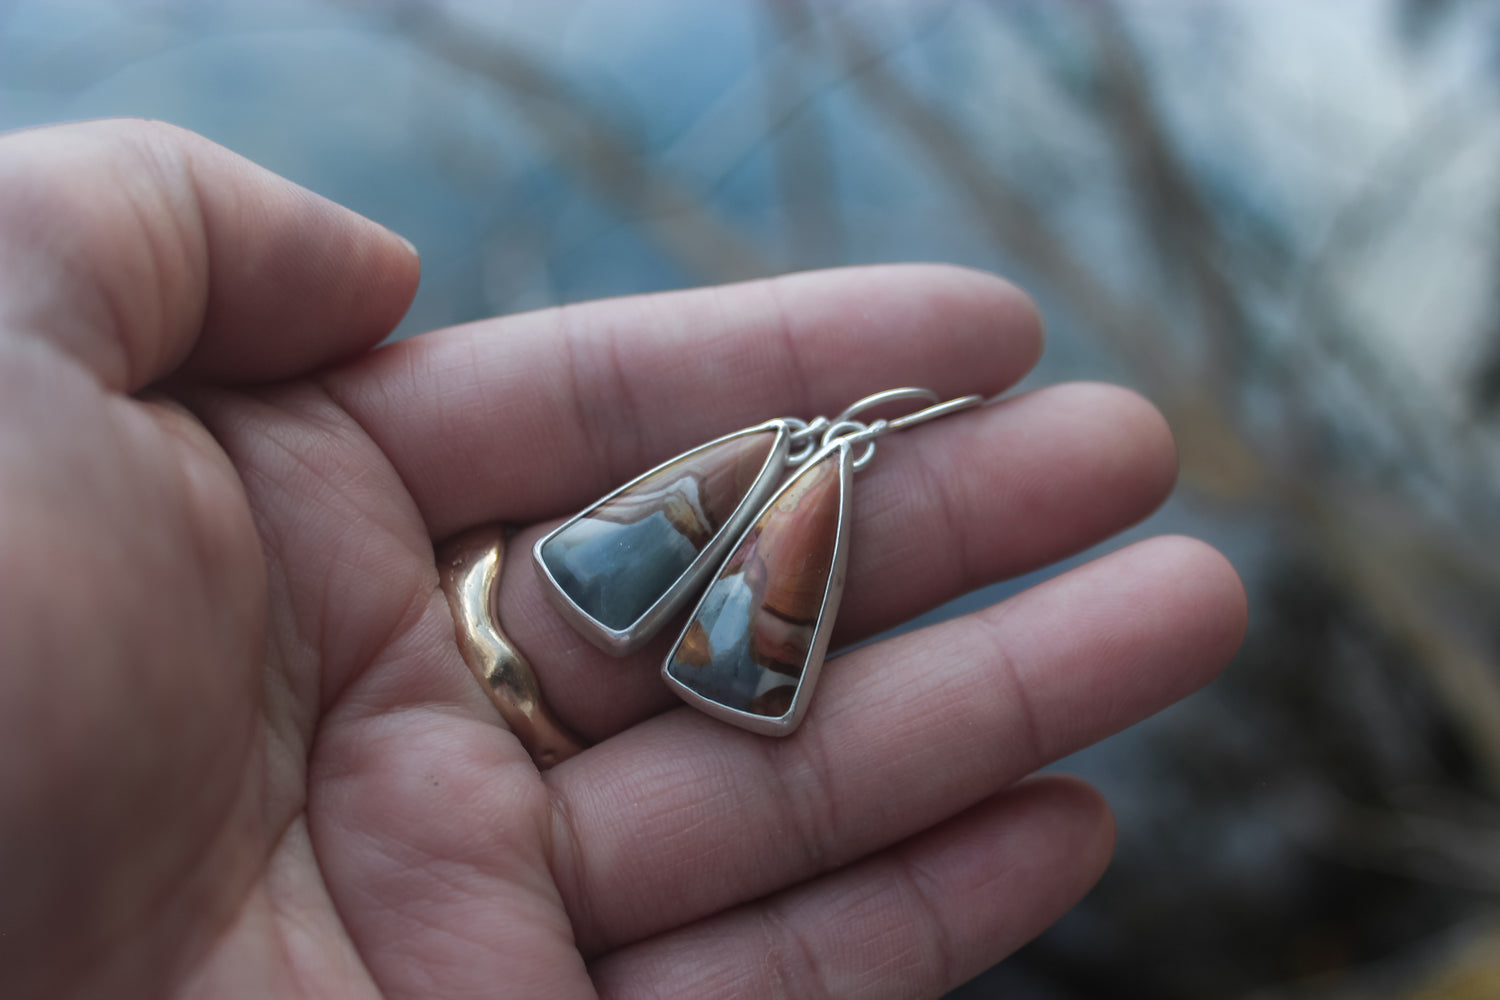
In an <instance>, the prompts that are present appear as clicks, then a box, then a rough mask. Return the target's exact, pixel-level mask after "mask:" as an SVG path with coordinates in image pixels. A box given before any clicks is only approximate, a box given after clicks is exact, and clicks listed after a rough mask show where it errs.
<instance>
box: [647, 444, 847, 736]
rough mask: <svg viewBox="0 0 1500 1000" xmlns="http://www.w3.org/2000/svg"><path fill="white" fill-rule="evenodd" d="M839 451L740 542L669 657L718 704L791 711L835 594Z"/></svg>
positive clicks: (682, 677)
mask: <svg viewBox="0 0 1500 1000" xmlns="http://www.w3.org/2000/svg"><path fill="white" fill-rule="evenodd" d="M839 461H840V456H839V454H838V453H834V454H831V455H829V456H828V457H827V458H823V459H820V460H819V461H818V462H817V464H816V465H814V466H812V467H811V468H809V469H807V470H805V471H803V472H801V473H799V474H798V476H797V478H796V479H794V480H793V481H792V482H791V483H790V484H789V485H788V486H787V487H786V489H785V490H783V491H782V492H781V494H780V495H779V496H778V497H777V498H776V499H775V500H773V501H772V503H771V505H770V506H769V507H768V508H767V509H766V510H765V512H764V513H762V514H761V515H760V517H759V518H757V519H756V521H755V524H754V525H753V526H752V527H751V528H750V530H749V531H748V532H746V534H745V537H744V539H742V540H741V541H740V543H739V545H737V546H736V547H735V550H734V553H733V554H732V555H731V556H730V557H729V561H728V562H726V563H725V564H724V568H723V569H721V570H720V571H719V574H718V576H717V577H715V579H714V582H713V584H712V585H711V586H710V587H709V589H708V592H707V593H706V594H705V595H704V598H703V600H702V602H701V603H700V604H699V606H698V609H697V611H695V612H694V613H693V619H692V621H691V622H689V623H688V627H687V631H686V632H685V633H683V636H682V638H681V640H679V641H678V644H677V648H676V649H674V650H673V651H672V655H671V657H670V658H669V660H668V661H667V673H668V675H669V676H671V677H672V678H674V679H675V680H677V681H679V682H680V683H682V684H683V686H685V687H687V688H689V689H690V690H692V691H694V692H696V693H697V694H699V695H701V696H702V697H704V698H706V699H708V700H709V701H713V702H717V703H718V704H720V705H724V706H726V707H728V708H732V709H735V710H736V711H740V712H748V713H751V714H754V715H763V716H768V717H771V718H779V717H781V716H783V715H785V714H786V713H787V712H788V711H789V710H790V708H791V705H792V700H793V697H794V696H795V695H796V693H797V686H798V684H799V683H800V682H801V679H802V674H803V671H804V669H805V668H806V666H807V657H808V651H809V649H810V648H811V646H812V643H813V636H814V633H815V631H816V629H817V624H818V616H819V613H820V612H821V611H822V608H823V601H824V597H825V596H826V595H827V592H828V580H829V576H830V574H831V573H832V571H833V559H834V552H835V547H836V542H837V539H838V530H839V513H840V510H841V509H842V501H843V498H842V495H841V493H842V489H843V477H842V475H841V474H840V469H839Z"/></svg>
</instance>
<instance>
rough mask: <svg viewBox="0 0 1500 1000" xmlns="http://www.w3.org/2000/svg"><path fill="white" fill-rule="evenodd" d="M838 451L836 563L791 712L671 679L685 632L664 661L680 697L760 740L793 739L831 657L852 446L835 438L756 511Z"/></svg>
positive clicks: (663, 672)
mask: <svg viewBox="0 0 1500 1000" xmlns="http://www.w3.org/2000/svg"><path fill="white" fill-rule="evenodd" d="M834 452H838V453H839V454H838V458H837V461H838V463H839V517H838V527H837V530H836V531H835V533H834V538H833V562H832V565H831V567H830V569H829V572H828V585H827V587H826V588H825V589H824V591H823V604H822V606H821V607H820V608H819V609H818V620H817V624H816V625H815V626H814V627H813V637H812V642H810V643H809V644H808V647H807V659H806V660H805V661H804V662H803V666H802V676H801V677H800V678H799V679H798V681H797V691H796V693H795V694H793V695H792V704H791V707H790V708H788V709H787V711H786V714H785V715H781V716H778V717H771V716H766V715H757V714H755V713H754V712H742V711H740V710H739V709H735V708H730V707H729V706H727V705H724V704H721V703H720V702H717V701H714V700H712V699H710V698H705V697H704V696H703V695H701V694H699V693H698V692H697V691H694V690H693V689H692V688H690V687H688V686H687V685H686V684H683V683H682V682H681V681H679V680H678V679H677V678H676V677H673V676H672V674H671V670H670V668H671V665H672V661H673V660H674V659H675V658H676V657H677V649H678V647H679V646H681V645H682V640H683V636H685V635H686V634H687V633H686V631H684V632H683V635H679V636H678V637H677V641H676V642H674V643H673V644H672V648H671V650H670V651H669V652H668V653H667V657H666V659H665V660H663V661H662V666H661V676H662V679H663V680H664V681H665V682H666V685H667V687H669V688H670V689H671V690H672V691H673V692H674V693H675V694H676V695H677V696H678V697H679V698H681V699H682V700H683V701H685V702H687V703H688V704H689V705H692V706H693V707H694V708H696V709H698V710H699V711H701V712H704V713H705V714H707V715H711V716H713V717H714V718H715V719H718V720H720V721H721V722H727V723H729V724H730V725H733V726H738V727H740V728H741V729H747V730H749V731H750V732H752V733H759V734H760V735H762V736H790V735H791V734H792V733H793V732H794V731H795V730H796V728H797V727H798V726H799V725H801V724H802V717H803V716H804V715H806V714H807V707H808V705H809V704H810V703H811V701H812V692H813V688H814V687H816V686H817V683H818V675H819V673H821V672H822V669H823V661H824V659H825V657H826V656H827V653H828V643H829V640H830V639H832V637H833V623H834V620H835V619H836V618H837V617H838V611H839V602H840V601H841V600H842V599H843V596H844V572H845V569H846V565H847V563H848V558H849V552H848V545H847V541H848V539H847V534H848V530H849V517H850V513H849V511H850V493H851V486H852V485H853V469H852V466H853V462H852V460H851V447H850V444H849V442H848V441H846V440H842V439H839V440H834V441H832V442H830V443H828V444H827V445H825V446H823V447H822V448H820V449H818V451H817V452H816V453H815V454H814V455H812V457H810V458H808V459H807V461H806V463H804V464H803V465H802V467H801V468H800V469H798V471H797V473H796V475H794V476H792V477H791V478H789V479H788V480H787V481H786V482H785V483H783V484H782V485H781V488H780V489H778V490H777V491H776V492H775V493H774V494H773V495H772V496H771V497H770V498H769V499H767V500H766V501H765V503H763V504H761V505H760V507H758V508H756V510H755V514H756V515H759V514H760V512H761V511H762V510H764V509H765V508H766V507H769V506H770V505H772V504H774V503H775V502H776V501H777V499H778V498H779V497H780V496H781V494H782V493H784V492H785V491H786V490H788V489H790V488H791V486H792V484H793V483H795V482H796V481H797V480H798V479H800V478H801V477H802V476H804V475H806V474H807V473H808V472H809V471H810V470H811V469H812V468H813V467H814V466H815V465H817V463H818V462H819V461H821V460H823V459H824V458H827V457H828V456H829V455H831V454H833V453H834ZM736 514H738V512H736ZM753 521H754V518H749V519H747V523H746V525H745V527H744V528H743V529H742V530H740V531H738V532H736V533H735V536H734V544H735V545H737V544H739V541H740V538H741V537H742V536H743V535H744V531H745V530H747V529H748V527H749V524H750V523H753ZM715 541H717V539H715ZM733 551H734V550H733V548H732V547H730V548H729V549H728V551H726V552H725V560H724V561H727V559H728V556H729V554H730V553H732V552H733ZM720 569H722V566H721V565H716V566H715V572H714V575H715V577H717V575H718V571H719V570H720ZM707 597H708V595H707V592H706V591H705V593H704V595H703V596H702V597H700V598H699V599H698V603H697V604H695V605H694V606H693V613H692V616H690V617H689V619H688V620H689V621H692V619H693V618H696V617H697V615H698V611H699V609H700V608H701V607H702V606H703V602H704V601H705V600H707Z"/></svg>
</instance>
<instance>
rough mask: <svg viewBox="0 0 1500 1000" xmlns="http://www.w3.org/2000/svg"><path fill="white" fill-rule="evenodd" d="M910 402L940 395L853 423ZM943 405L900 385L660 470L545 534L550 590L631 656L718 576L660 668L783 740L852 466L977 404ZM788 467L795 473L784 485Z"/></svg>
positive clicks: (818, 617)
mask: <svg viewBox="0 0 1500 1000" xmlns="http://www.w3.org/2000/svg"><path fill="white" fill-rule="evenodd" d="M912 399H919V400H922V401H924V402H927V403H930V404H932V405H929V406H927V407H926V408H925V409H921V410H918V411H916V412H915V413H911V414H908V415H906V416H904V417H899V418H896V419H894V420H885V419H881V420H875V421H873V422H870V423H865V422H863V421H860V420H858V419H856V418H857V417H858V416H859V415H860V414H862V413H865V412H867V411H869V410H871V409H874V408H876V407H879V406H884V405H887V404H890V403H895V402H900V401H904V400H912ZM937 399H938V397H937V395H936V394H935V393H933V392H931V391H929V390H927V389H912V388H903V389H891V390H888V391H886V392H880V393H876V394H874V395H872V396H867V397H865V398H864V399H862V400H860V401H859V402H857V403H855V404H854V405H852V406H850V407H849V408H848V409H846V410H845V411H844V412H843V413H840V414H839V415H838V416H836V417H834V418H833V419H832V420H830V419H828V418H826V417H818V418H816V419H815V420H812V421H802V420H798V419H796V418H791V417H784V418H780V419H777V420H771V421H767V422H766V423H764V424H759V425H757V426H754V427H750V428H746V429H745V430H742V431H737V432H735V433H734V434H730V435H727V436H725V437H722V438H718V439H717V440H714V441H710V442H709V443H708V444H705V445H702V446H700V447H698V448H695V449H693V450H692V451H689V452H687V453H685V454H683V455H680V456H678V457H677V458H674V459H672V460H670V461H668V462H666V463H664V464H662V465H659V466H657V467H656V468H654V469H652V470H650V471H649V472H646V473H644V474H643V475H641V476H638V477H637V478H635V479H633V480H631V481H630V482H628V483H626V484H625V485H624V486H622V487H620V488H619V489H617V490H615V491H614V492H613V493H610V494H609V495H608V496H606V497H604V498H603V499H601V500H599V501H598V502H596V503H595V504H593V505H592V506H590V507H589V508H587V509H586V510H584V511H583V512H581V513H580V514H578V515H576V516H574V517H573V518H572V519H570V520H569V521H567V522H566V523H564V524H563V525H561V526H560V527H558V528H557V529H556V530H554V531H553V532H552V533H550V534H549V535H547V536H546V537H545V538H543V539H541V540H540V541H539V542H537V544H536V547H535V548H534V550H533V557H534V561H535V563H536V566H537V569H538V572H539V573H540V575H541V578H542V580H543V582H544V583H545V584H546V587H545V589H546V590H547V592H548V594H549V596H550V597H551V598H552V600H553V603H554V605H555V606H556V607H557V608H558V610H559V611H560V612H561V613H562V614H563V616H564V617H565V618H567V620H568V621H569V622H570V623H571V624H572V625H573V626H574V627H575V628H577V629H578V630H579V631H580V632H581V633H582V634H583V635H584V636H586V637H587V638H588V639H590V640H591V641H592V642H593V643H594V644H595V645H598V646H599V647H600V648H602V649H604V650H605V651H606V652H610V653H615V654H616V655H623V654H625V653H629V652H631V651H633V650H636V649H638V648H640V647H641V646H642V645H644V644H645V643H646V642H647V641H648V640H649V639H650V638H651V637H652V636H654V635H655V634H656V633H657V632H658V631H660V629H661V627H662V626H663V625H664V624H665V623H666V622H667V621H668V620H669V619H670V618H671V617H672V616H673V615H675V614H676V613H677V612H678V611H679V610H681V608H682V607H683V606H684V605H685V604H686V603H687V602H688V601H689V600H690V599H691V598H692V597H693V596H694V595H695V594H697V593H698V591H699V587H700V586H701V584H702V583H703V581H704V579H705V578H707V577H708V576H709V574H713V579H712V582H711V583H710V584H709V586H708V588H707V590H706V591H704V592H703V593H702V596H701V598H700V599H699V601H698V604H697V606H696V608H695V609H694V611H693V613H692V615H691V616H690V618H689V620H688V625H687V628H686V629H685V630H684V631H683V633H682V635H681V636H680V637H679V638H678V640H677V642H676V643H675V644H674V645H673V647H672V651H671V652H670V653H669V654H668V655H667V658H666V662H665V663H664V664H663V666H662V677H663V679H664V680H665V681H666V683H667V685H668V686H669V687H671V688H672V689H673V690H674V691H675V692H676V693H677V694H678V695H679V696H680V697H681V698H682V699H683V700H685V701H687V702H688V703H689V704H692V705H694V706H695V707H697V708H699V709H702V710H703V711H705V712H707V713H708V714H710V715H712V716H714V717H715V718H719V719H722V720H724V721H726V722H730V723H733V724H734V725H738V726H740V727H742V728H745V729H749V730H751V731H753V732H757V733H763V734H766V735H771V736H784V735H787V734H789V733H791V732H792V731H793V730H794V729H796V728H797V726H798V724H799V723H800V722H801V721H802V716H803V715H804V714H805V713H806V711H807V705H808V701H809V698H810V696H811V693H812V688H813V685H814V684H815V683H816V682H817V677H818V673H819V671H820V670H821V668H822V665H823V658H824V655H825V654H826V652H827V649H828V640H829V638H830V636H831V635H832V632H833V621H834V618H835V617H836V615H837V614H838V606H839V601H840V598H841V597H842V595H843V587H844V566H845V563H846V561H847V557H848V534H849V522H850V517H851V515H850V489H849V487H850V482H851V478H852V476H853V473H855V472H857V471H859V470H860V469H863V468H864V467H865V466H866V465H868V464H869V463H870V460H871V459H872V458H873V457H874V454H875V439H876V438H878V437H879V436H881V435H882V434H885V433H888V432H889V431H893V430H902V429H904V428H906V427H910V426H913V425H915V424H918V423H923V422H925V421H927V420H931V419H933V418H935V417H940V416H944V415H946V414H949V413H955V412H957V411H959V410H964V409H968V408H969V407H972V406H977V405H979V404H980V403H981V402H983V397H980V396H963V397H960V398H958V399H953V400H949V401H948V402H945V403H938V402H937ZM788 468H795V469H797V471H796V472H795V474H794V475H792V476H791V477H790V478H789V479H787V481H786V482H785V483H783V484H781V486H780V488H779V489H777V488H776V487H777V484H778V483H779V482H780V480H781V478H782V476H783V474H784V473H785V471H786V470H787V469H788ZM726 556H727V558H725V557H726Z"/></svg>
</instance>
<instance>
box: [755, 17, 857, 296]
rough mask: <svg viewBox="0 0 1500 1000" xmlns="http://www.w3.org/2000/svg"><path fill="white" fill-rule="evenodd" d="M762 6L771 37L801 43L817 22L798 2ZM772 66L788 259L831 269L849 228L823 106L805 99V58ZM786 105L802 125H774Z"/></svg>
mask: <svg viewBox="0 0 1500 1000" xmlns="http://www.w3.org/2000/svg"><path fill="white" fill-rule="evenodd" d="M760 9H761V10H762V11H764V12H765V16H766V19H767V21H768V22H769V31H768V32H766V33H764V34H763V35H762V37H763V39H766V40H768V41H775V42H781V43H783V44H789V45H792V46H793V47H800V46H798V45H797V40H798V39H800V38H802V37H803V36H805V35H806V33H807V32H808V31H809V30H811V29H812V28H813V27H814V26H815V25H816V23H817V18H816V17H815V16H814V15H813V13H812V12H811V11H809V10H808V9H807V8H806V7H804V6H803V5H802V4H801V3H800V2H797V0H778V2H773V3H767V4H765V5H763V6H762V7H761V8H760ZM771 47H772V46H770V45H767V48H771ZM767 66H768V69H767V72H766V77H765V90H766V94H765V103H766V122H767V124H768V128H767V138H768V140H770V141H771V142H772V146H771V148H772V152H773V154H774V156H775V164H776V176H777V183H778V185H779V186H780V189H781V199H780V200H781V205H782V212H783V214H784V215H785V218H786V241H787V248H786V258H787V260H788V262H789V263H790V264H791V266H793V267H796V268H806V267H817V266H824V267H826V266H829V265H831V264H834V263H836V262H838V261H839V260H840V257H841V255H840V253H839V251H840V244H841V243H842V240H841V236H842V232H843V226H842V224H841V222H840V212H839V204H838V191H837V179H836V177H835V176H834V167H833V152H832V150H831V149H830V148H829V141H828V131H827V127H826V125H825V124H824V123H823V121H822V120H821V118H822V116H821V114H820V111H819V108H818V107H817V105H816V104H815V103H813V102H810V101H807V100H806V99H805V98H806V94H807V92H808V88H807V87H806V86H805V85H804V83H803V80H802V76H803V60H801V59H796V60H792V59H781V60H770V61H768V62H767ZM786 108H798V109H800V112H801V114H800V115H799V116H798V127H797V128H796V129H795V130H792V131H790V132H787V131H786V130H782V129H777V128H775V127H774V126H775V124H776V123H777V122H778V118H780V117H781V116H782V115H784V114H785V112H784V111H783V109H786ZM778 133H779V134H778ZM772 136H774V139H772Z"/></svg>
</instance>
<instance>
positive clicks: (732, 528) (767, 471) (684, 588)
mask: <svg viewBox="0 0 1500 1000" xmlns="http://www.w3.org/2000/svg"><path fill="white" fill-rule="evenodd" d="M768 430H774V431H775V432H776V439H775V441H774V442H772V444H771V451H770V454H769V455H767V457H766V462H765V465H763V466H762V467H761V470H760V473H759V474H758V475H757V476H756V478H755V482H754V483H752V484H751V486H750V489H749V491H748V492H746V494H745V496H744V499H742V500H741V501H740V505H739V506H738V507H736V508H735V511H734V513H733V514H731V515H730V517H729V519H728V520H727V521H725V522H724V525H723V526H722V527H721V528H720V529H719V531H718V533H717V534H715V535H714V537H713V538H712V539H711V540H710V541H709V543H708V544H707V545H705V546H704V547H703V551H701V552H699V553H698V555H697V556H696V557H695V558H694V559H693V561H692V562H691V563H690V564H689V565H688V568H687V569H686V570H684V571H683V573H682V575H681V576H679V577H678V578H677V580H676V581H675V582H674V583H673V584H672V586H671V587H669V588H667V591H666V592H665V593H664V594H662V595H661V597H659V598H657V600H656V603H655V604H653V605H651V607H649V608H647V609H646V611H645V612H644V613H643V614H642V615H641V616H640V617H639V618H637V619H636V620H635V621H634V622H632V623H631V624H630V625H629V626H628V627H626V628H623V629H614V628H610V627H609V626H608V625H605V624H604V623H603V622H601V621H599V620H598V619H596V618H594V617H593V616H592V615H590V614H589V613H588V612H587V611H585V610H583V608H581V607H579V606H578V605H577V604H576V603H575V602H574V601H573V599H572V598H571V597H569V596H568V594H567V592H566V591H564V590H563V589H562V587H561V586H560V585H559V584H558V582H557V580H556V579H555V578H554V577H553V576H552V571H551V570H549V569H548V568H547V563H546V560H544V559H543V558H542V547H543V546H544V545H546V544H547V542H549V541H551V540H552V538H553V537H554V536H556V535H557V534H559V533H560V532H562V531H563V530H565V529H566V528H568V527H569V526H571V525H572V524H574V523H575V522H577V521H579V520H581V519H583V518H584V517H587V516H588V515H589V514H591V513H593V512H594V511H595V510H597V509H598V508H599V507H601V506H603V505H604V504H606V503H608V502H609V501H610V500H613V499H614V498H615V497H617V496H619V495H620V494H621V493H624V492H625V491H626V490H629V489H630V488H631V487H633V486H635V485H636V484H637V483H639V482H641V480H643V479H646V478H647V477H648V476H651V475H652V474H654V473H655V472H657V471H658V470H659V469H661V468H663V467H664V466H667V465H670V464H672V463H673V462H679V461H682V460H683V459H685V458H689V457H691V456H693V455H695V454H697V453H698V452H700V451H706V450H707V449H709V448H713V447H715V446H717V445H721V444H723V443H724V442H726V441H732V440H734V439H735V438H738V437H744V436H746V435H748V434H758V433H761V432H764V431H768ZM792 433H793V427H792V425H791V424H790V423H789V422H788V421H786V420H781V419H777V420H768V421H766V422H765V423H763V424H756V425H755V426H754V427H746V428H745V429H743V430H739V431H735V432H734V433H732V434H725V435H724V436H723V437H719V438H715V439H714V440H712V441H709V442H707V443H705V444H701V445H699V446H698V447H696V448H694V449H692V450H691V451H685V452H683V453H682V454H680V455H674V456H673V457H672V458H670V459H668V460H667V461H665V462H662V463H660V464H659V465H655V466H653V467H651V468H650V469H647V470H646V471H645V472H643V473H641V474H640V475H639V476H636V477H635V478H634V479H632V480H630V482H628V483H625V484H624V485H623V486H620V487H619V488H618V489H615V490H614V491H612V492H610V493H608V494H606V495H605V496H603V497H600V498H599V499H598V500H596V501H594V503H592V504H591V505H589V506H588V507H587V508H585V509H584V510H582V511H580V512H579V513H577V514H575V515H573V516H572V517H570V518H569V519H568V520H566V521H564V522H563V523H562V524H560V525H558V526H557V527H556V528H554V529H552V530H551V531H549V532H548V533H547V534H546V535H545V536H543V537H542V538H541V539H539V540H538V541H537V543H536V544H535V545H533V546H532V547H531V561H532V563H533V564H534V565H535V566H536V569H537V573H538V575H540V577H541V579H542V583H543V587H542V589H543V590H544V591H546V593H547V596H548V597H549V598H550V599H551V601H552V605H553V607H555V608H556V609H557V611H558V613H559V614H561V615H562V616H563V617H564V618H565V619H567V621H568V624H570V625H572V626H573V628H575V629H577V630H578V632H579V633H580V634H581V635H583V637H584V638H586V639H588V641H589V642H591V643H593V644H594V645H595V646H598V647H599V648H600V649H602V650H604V651H605V652H606V653H609V654H610V655H612V656H625V655H628V654H630V653H633V652H635V651H636V650H638V649H640V648H641V647H642V646H644V645H645V644H646V643H647V642H649V641H650V640H651V639H652V638H653V637H654V636H655V635H656V633H658V632H660V631H661V629H662V626H663V625H665V624H666V623H667V621H668V620H670V619H671V618H672V616H673V615H675V614H676V613H677V612H678V611H680V610H682V607H683V605H685V604H686V603H687V602H688V599H689V598H690V597H691V596H692V593H693V590H694V588H696V587H697V586H699V585H700V584H701V583H702V582H703V579H704V578H705V577H706V576H708V575H709V574H710V573H716V572H718V569H719V567H720V565H721V564H722V563H723V562H724V560H725V558H726V557H727V556H728V554H729V547H730V546H731V545H733V544H734V543H735V542H737V541H739V538H740V536H741V535H743V534H744V533H745V528H746V526H747V525H748V524H749V523H750V521H751V520H752V519H753V518H754V517H755V515H756V514H758V513H760V511H761V510H762V509H764V507H765V506H766V503H767V502H768V500H769V498H770V496H771V495H772V491H773V490H774V489H775V487H776V484H777V483H778V482H779V481H780V479H781V476H782V473H783V472H785V470H786V467H787V455H788V452H789V450H790V447H791V445H790V442H791V437H792ZM842 524H843V516H842V515H840V530H842Z"/></svg>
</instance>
